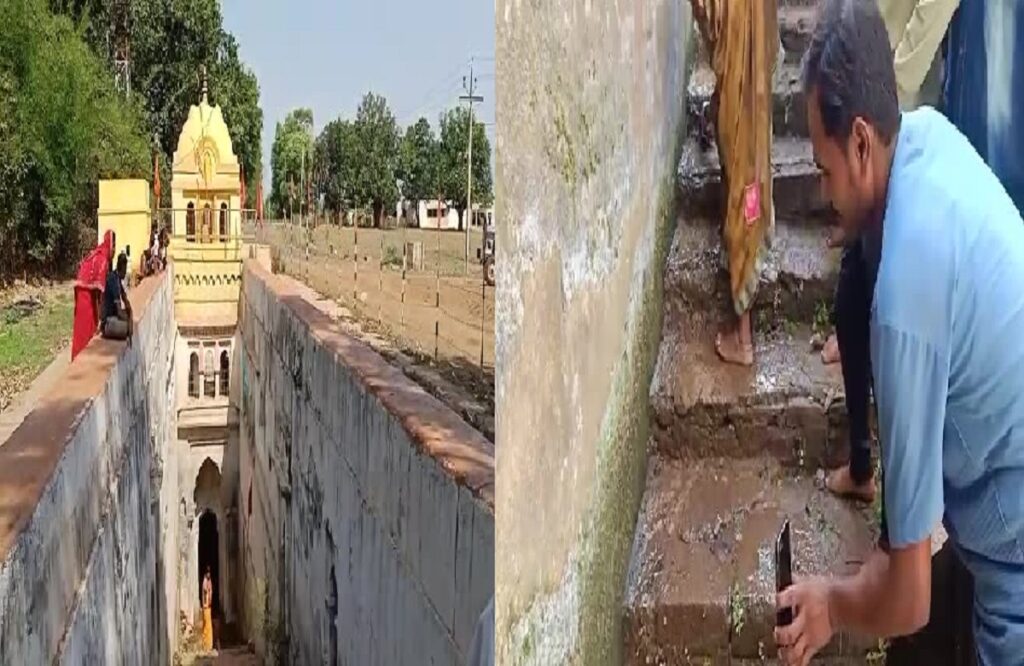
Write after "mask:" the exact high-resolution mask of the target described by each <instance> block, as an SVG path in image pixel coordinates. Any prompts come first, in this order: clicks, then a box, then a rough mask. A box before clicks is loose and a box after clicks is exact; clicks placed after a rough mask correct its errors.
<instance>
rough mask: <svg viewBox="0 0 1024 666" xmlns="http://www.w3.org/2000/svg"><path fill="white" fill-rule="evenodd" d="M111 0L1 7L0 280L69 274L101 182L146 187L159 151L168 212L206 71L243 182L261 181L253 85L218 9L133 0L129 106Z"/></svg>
mask: <svg viewBox="0 0 1024 666" xmlns="http://www.w3.org/2000/svg"><path fill="white" fill-rule="evenodd" d="M113 5H114V0H50V1H49V2H47V0H4V1H3V2H0V26H3V30H2V31H0V284H2V283H4V282H7V281H9V280H11V279H12V278H14V277H20V276H21V275H24V274H30V275H35V274H49V275H68V274H70V273H72V272H73V271H74V270H75V268H76V267H77V263H78V260H79V258H80V257H81V255H82V252H83V250H84V249H85V248H86V247H88V246H89V245H90V244H91V243H93V242H95V224H96V207H97V204H98V201H97V180H99V179H104V178H145V179H147V180H150V181H151V180H152V178H153V155H154V154H159V156H160V159H159V162H160V179H161V182H162V183H164V184H165V186H164V187H163V188H162V201H161V202H159V203H160V205H163V206H168V205H170V187H169V185H170V179H171V173H170V162H171V156H172V155H173V152H174V150H175V148H176V147H177V145H176V144H177V139H178V133H179V132H180V130H181V127H182V125H183V124H184V122H185V119H186V118H187V116H188V108H189V106H190V105H192V104H195V103H196V102H197V101H198V99H199V91H200V88H201V77H200V71H201V69H202V67H203V66H205V67H206V68H207V70H208V72H209V75H208V86H209V94H210V101H211V103H213V104H220V105H221V107H222V110H223V112H224V119H225V122H226V123H227V125H228V129H229V131H230V132H231V135H232V140H233V144H234V147H235V151H236V152H237V153H238V156H239V160H240V162H241V163H242V165H243V168H244V169H245V173H246V175H247V180H249V181H250V182H255V180H254V178H259V171H260V163H261V159H262V155H261V148H260V135H261V130H262V124H263V113H262V111H261V109H260V107H259V87H258V84H257V81H256V77H255V76H254V75H253V73H252V72H251V71H250V70H249V69H248V68H247V67H246V66H245V65H244V64H243V63H242V62H241V60H240V59H239V56H238V45H237V43H236V41H235V39H234V37H233V36H232V35H231V34H230V33H228V32H226V31H225V30H224V28H223V22H222V16H221V12H220V3H219V2H218V0H132V2H130V3H127V7H128V12H129V17H128V24H129V26H130V32H131V77H130V78H131V95H130V96H127V97H126V96H124V95H122V94H120V93H119V92H118V91H116V90H115V88H114V78H113V53H112V48H113V45H112V42H111V39H110V23H111V10H112V8H113ZM254 189H255V188H249V192H250V193H251V192H252V191H253V190H254ZM249 205H251V202H250V203H249Z"/></svg>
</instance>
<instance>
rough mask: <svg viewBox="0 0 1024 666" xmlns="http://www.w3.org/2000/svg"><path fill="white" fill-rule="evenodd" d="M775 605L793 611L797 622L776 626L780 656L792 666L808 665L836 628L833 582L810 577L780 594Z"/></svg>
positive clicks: (776, 640) (785, 662) (794, 620)
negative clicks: (831, 608)
mask: <svg viewBox="0 0 1024 666" xmlns="http://www.w3.org/2000/svg"><path fill="white" fill-rule="evenodd" d="M775 605H776V606H777V607H778V608H780V609H782V608H792V609H793V623H792V624H790V625H789V626H788V627H776V629H775V642H776V644H778V646H779V656H780V657H781V658H782V661H783V663H784V664H788V665H789V666H805V665H806V664H809V663H810V661H811V657H813V656H814V655H815V654H816V653H817V652H818V651H819V650H820V649H821V648H823V647H825V646H826V645H827V644H828V642H829V641H830V640H832V635H833V634H834V633H835V626H834V624H833V622H832V615H831V613H830V611H829V582H828V580H826V579H824V578H810V579H806V580H804V581H802V582H799V583H794V584H793V585H791V586H789V587H787V588H786V589H785V590H783V591H782V592H780V593H779V594H778V596H777V597H776V600H775Z"/></svg>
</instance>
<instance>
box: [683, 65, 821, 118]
mask: <svg viewBox="0 0 1024 666" xmlns="http://www.w3.org/2000/svg"><path fill="white" fill-rule="evenodd" d="M697 62H698V65H697V66H695V67H694V68H693V73H692V74H691V75H690V81H689V84H688V86H687V93H686V111H687V122H688V123H689V125H688V127H689V128H690V130H691V131H690V133H691V134H694V133H695V132H696V129H697V127H699V126H700V125H699V124H698V123H699V122H700V121H699V118H700V116H701V114H702V113H704V111H703V109H704V105H705V103H709V102H710V101H711V96H712V94H713V93H714V91H715V73H714V72H713V71H712V70H711V66H710V65H708V64H707V60H703V59H702V60H698V61H697ZM712 120H713V118H712ZM772 131H773V132H774V134H775V136H776V137H806V136H808V130H807V106H806V103H805V102H804V93H803V87H802V86H801V84H800V65H799V63H789V62H786V63H783V64H782V65H781V66H780V67H778V68H777V69H776V71H775V78H774V80H773V82H772Z"/></svg>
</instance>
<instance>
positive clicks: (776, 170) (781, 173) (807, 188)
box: [677, 137, 831, 220]
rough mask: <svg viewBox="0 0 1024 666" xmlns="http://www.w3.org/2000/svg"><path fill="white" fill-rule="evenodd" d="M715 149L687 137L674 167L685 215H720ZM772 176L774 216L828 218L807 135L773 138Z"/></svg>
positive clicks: (718, 168)
mask: <svg viewBox="0 0 1024 666" xmlns="http://www.w3.org/2000/svg"><path fill="white" fill-rule="evenodd" d="M721 177H722V171H721V165H720V162H719V159H718V149H717V148H716V147H715V145H714V143H712V145H711V146H710V147H708V148H707V149H706V150H705V149H703V148H701V146H700V143H699V141H698V140H697V139H696V137H690V138H688V139H687V141H686V143H685V144H684V146H683V150H682V157H681V158H680V160H679V168H678V169H677V183H678V185H679V190H680V197H679V208H680V210H681V211H682V212H683V214H684V215H685V216H687V217H707V218H711V219H716V220H717V219H721V218H722V210H723V207H724V206H723V200H724V197H725V195H724V192H723V190H722V182H721ZM772 178H773V188H774V200H775V215H776V217H777V218H792V219H807V218H817V219H821V218H827V217H828V216H829V215H830V211H831V206H830V205H829V204H828V203H826V202H825V201H824V200H823V199H822V193H821V185H820V174H819V171H818V167H817V166H816V165H815V164H814V155H813V150H812V148H811V143H810V141H809V140H808V139H799V138H795V137H784V138H776V139H775V141H774V142H773V144H772Z"/></svg>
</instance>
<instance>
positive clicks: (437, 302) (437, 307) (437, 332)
mask: <svg viewBox="0 0 1024 666" xmlns="http://www.w3.org/2000/svg"><path fill="white" fill-rule="evenodd" d="M438 210H439V211H440V208H439V209H438ZM436 268H437V271H436V273H435V275H436V276H437V277H436V278H435V281H434V360H435V361H436V360H437V347H438V338H439V337H440V336H441V218H440V212H439V213H438V218H437V266H436Z"/></svg>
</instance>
